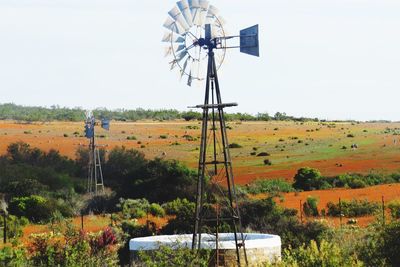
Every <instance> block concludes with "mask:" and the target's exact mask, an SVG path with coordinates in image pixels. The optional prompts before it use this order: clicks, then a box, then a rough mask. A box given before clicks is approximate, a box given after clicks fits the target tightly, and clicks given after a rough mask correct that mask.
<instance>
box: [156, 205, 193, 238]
mask: <svg viewBox="0 0 400 267" xmlns="http://www.w3.org/2000/svg"><path fill="white" fill-rule="evenodd" d="M166 206H167V207H165V209H166V211H167V213H168V214H173V215H175V218H173V219H171V220H170V221H169V222H168V224H167V225H166V226H164V228H163V229H162V232H163V233H164V234H190V233H192V232H193V222H194V219H193V215H194V211H195V203H193V202H189V201H187V200H186V199H182V200H181V199H176V200H174V201H172V202H170V203H168V204H166Z"/></svg>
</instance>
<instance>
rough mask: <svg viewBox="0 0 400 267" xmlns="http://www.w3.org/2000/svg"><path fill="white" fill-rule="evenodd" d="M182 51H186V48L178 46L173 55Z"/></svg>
mask: <svg viewBox="0 0 400 267" xmlns="http://www.w3.org/2000/svg"><path fill="white" fill-rule="evenodd" d="M183 49H186V46H185V45H184V44H182V45H180V46H178V48H177V49H176V50H175V53H178V52H180V51H182V50H183Z"/></svg>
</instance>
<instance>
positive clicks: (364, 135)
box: [0, 121, 400, 184]
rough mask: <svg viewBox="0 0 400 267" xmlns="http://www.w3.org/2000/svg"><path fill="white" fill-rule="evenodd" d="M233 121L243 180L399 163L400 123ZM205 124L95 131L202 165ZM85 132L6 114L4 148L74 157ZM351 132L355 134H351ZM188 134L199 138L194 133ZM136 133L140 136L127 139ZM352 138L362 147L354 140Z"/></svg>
mask: <svg viewBox="0 0 400 267" xmlns="http://www.w3.org/2000/svg"><path fill="white" fill-rule="evenodd" d="M228 126H229V127H230V128H231V129H230V130H228V137H229V141H230V143H233V142H234V143H238V144H240V145H241V146H242V147H241V148H235V149H231V155H232V160H233V167H234V174H235V181H236V183H238V184H246V183H248V182H251V181H252V180H254V179H257V178H262V179H271V178H284V179H286V180H291V179H292V178H293V176H294V174H295V173H296V171H297V170H298V169H299V168H301V167H304V166H309V167H314V168H317V169H319V170H320V171H321V173H322V174H323V175H337V174H341V173H346V172H360V173H367V172H370V171H377V172H386V173H391V172H396V171H398V170H399V169H400V140H399V138H398V137H397V135H393V133H394V132H386V133H385V130H386V129H387V128H391V129H395V128H400V123H360V124H351V123H335V124H328V123H326V124H321V123H315V122H308V123H303V124H301V123H294V122H229V123H228ZM199 127H200V123H199V122H185V121H172V122H153V121H148V122H112V123H111V130H110V131H109V132H107V131H105V130H103V129H101V128H100V127H98V128H99V129H97V132H96V134H97V135H99V136H102V137H103V138H100V137H99V138H97V143H98V144H101V145H105V146H106V149H107V150H110V149H112V148H113V147H115V146H122V145H123V146H126V147H128V148H134V149H138V150H140V151H142V152H143V153H145V155H146V157H148V158H154V157H165V158H167V159H177V160H179V161H182V162H184V163H185V164H187V165H188V166H189V167H191V168H194V169H196V166H197V162H198V154H199V151H198V146H199V142H200V141H199V138H200V129H199ZM189 128H191V129H189ZM193 128H194V129H193ZM74 133H75V135H74ZM82 134H83V123H76V122H46V123H19V122H13V121H0V154H3V153H5V152H6V149H7V146H8V145H9V144H10V143H12V142H16V141H23V142H26V143H29V144H30V145H31V146H33V147H38V148H40V149H43V150H46V151H47V150H50V149H56V150H59V151H60V153H61V154H63V155H66V156H68V157H71V158H74V157H75V152H76V150H77V149H78V148H79V147H80V146H86V145H87V143H88V142H87V139H86V138H84V137H82ZM349 134H352V135H354V137H347V136H348V135H349ZM161 135H164V136H166V138H165V139H163V138H161V137H160V136H161ZM184 135H190V136H191V137H193V138H195V139H197V140H195V141H188V140H186V139H185V138H184ZM130 136H134V137H135V138H136V140H127V137H130ZM353 143H355V144H357V145H358V148H357V149H351V148H350V146H351V144H353ZM343 146H345V147H347V149H342V147H343ZM252 152H253V154H254V153H256V154H258V153H259V152H268V153H269V154H270V156H268V157H257V156H256V155H251V153H252ZM265 158H268V159H270V160H271V162H272V165H271V166H267V165H264V163H263V160H264V159H265Z"/></svg>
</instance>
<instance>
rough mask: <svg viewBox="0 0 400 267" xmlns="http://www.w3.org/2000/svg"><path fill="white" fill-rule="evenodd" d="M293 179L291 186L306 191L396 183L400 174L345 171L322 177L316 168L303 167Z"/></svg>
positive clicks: (399, 178)
mask: <svg viewBox="0 0 400 267" xmlns="http://www.w3.org/2000/svg"><path fill="white" fill-rule="evenodd" d="M294 180H295V182H294V184H293V187H295V188H296V189H301V190H306V191H308V190H318V189H329V188H335V187H339V188H341V187H345V188H364V187H367V186H373V185H379V184H389V183H397V182H400V175H399V174H397V173H394V174H390V175H387V174H380V173H369V174H366V175H364V174H358V173H346V174H341V175H338V176H335V177H324V176H321V174H320V172H319V171H318V170H316V169H311V168H308V167H305V168H301V169H299V170H298V171H297V174H296V175H295V177H294Z"/></svg>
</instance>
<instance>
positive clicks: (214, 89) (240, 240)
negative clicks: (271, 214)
mask: <svg viewBox="0 0 400 267" xmlns="http://www.w3.org/2000/svg"><path fill="white" fill-rule="evenodd" d="M210 89H211V95H210ZM210 98H211V101H212V102H211V103H212V104H211V105H209V102H210ZM215 100H216V103H215ZM216 107H217V114H215V108H216ZM223 107H224V106H223V103H222V99H221V93H220V88H219V82H218V76H217V69H216V65H215V60H214V53H213V52H212V51H209V56H208V68H207V80H206V90H205V99H204V106H203V118H202V130H201V143H200V155H199V166H198V177H197V178H198V180H197V195H196V210H195V218H194V229H193V240H192V248H193V249H195V248H196V247H197V248H201V233H202V223H203V222H205V221H215V222H216V227H217V229H216V233H218V231H219V229H218V227H219V225H220V221H222V220H225V221H227V222H228V223H229V224H230V225H231V227H232V230H233V232H234V233H233V234H234V239H235V244H236V255H237V263H238V265H239V266H240V265H241V260H240V248H243V250H244V255H245V262H246V265H247V255H246V251H245V247H244V236H243V232H242V225H241V218H240V213H239V207H238V202H237V196H236V191H235V184H234V177H233V169H232V161H231V156H230V152H229V143H228V137H227V133H226V124H225V118H224V110H223ZM209 109H212V113H211V122H209V120H210V116H209ZM217 120H218V121H217ZM208 123H210V124H211V129H210V131H211V136H208V135H209V130H208ZM217 125H218V126H219V131H218V130H217V129H216V127H217ZM217 135H218V137H219V138H220V140H218V138H217ZM209 137H211V138H212V149H213V154H212V155H211V161H208V162H207V160H208V159H209V158H210V157H207V155H208V154H207V145H208V139H209ZM218 141H220V142H221V143H222V144H221V145H222V155H223V157H222V160H217V159H218V158H220V156H219V155H218V151H217V142H218ZM218 164H221V166H222V167H221V168H224V170H222V169H220V170H221V171H223V175H224V176H225V182H226V186H227V193H228V197H227V198H226V196H225V195H224V194H223V195H222V197H223V198H226V199H223V200H222V201H223V202H225V201H226V204H227V207H226V211H227V213H228V214H226V216H224V217H221V218H219V211H218V212H217V213H218V215H217V218H207V217H206V214H205V212H204V204H205V195H206V194H205V190H206V188H205V181H206V175H207V174H206V167H207V165H212V166H213V171H212V176H214V177H217V176H218V175H219V173H218V168H217V165H218ZM216 183H217V182H216ZM217 186H218V185H217ZM220 191H221V192H222V190H220ZM218 201H220V200H218V198H217V203H216V205H217V207H219V203H218ZM218 209H219V208H218ZM216 242H218V234H217V238H216ZM217 247H218V245H217V244H216V248H217ZM216 254H217V255H218V253H216Z"/></svg>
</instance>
